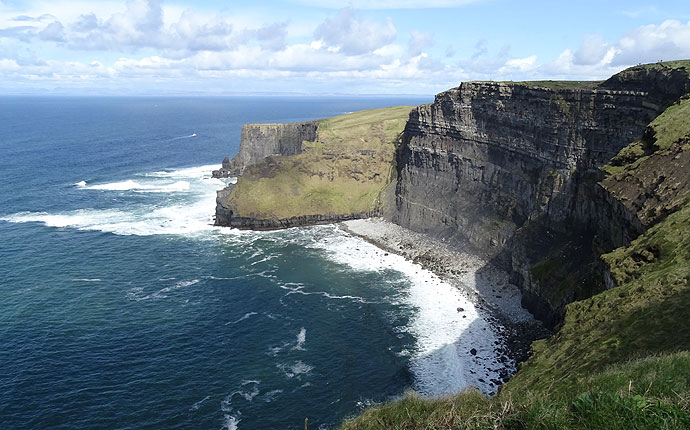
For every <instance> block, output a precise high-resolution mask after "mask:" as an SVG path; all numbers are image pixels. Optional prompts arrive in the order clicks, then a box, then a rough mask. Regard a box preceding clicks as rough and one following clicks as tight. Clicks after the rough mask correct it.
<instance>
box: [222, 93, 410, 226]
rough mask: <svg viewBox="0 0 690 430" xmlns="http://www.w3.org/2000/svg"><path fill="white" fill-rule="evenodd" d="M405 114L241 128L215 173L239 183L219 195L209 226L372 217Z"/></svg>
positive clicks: (389, 111) (382, 112)
mask: <svg viewBox="0 0 690 430" xmlns="http://www.w3.org/2000/svg"><path fill="white" fill-rule="evenodd" d="M411 109H412V106H402V107H392V108H384V109H375V110H371V111H362V112H356V113H352V114H346V115H341V116H338V117H334V118H328V119H323V120H319V121H312V122H304V123H292V124H248V125H246V126H244V128H243V129H242V141H241V144H240V151H239V153H238V154H237V155H236V156H235V157H234V158H233V159H232V160H231V161H229V163H226V164H228V165H229V166H228V167H227V168H225V169H222V170H223V172H219V173H218V176H228V175H232V176H239V178H238V181H237V184H236V185H230V186H228V187H227V188H226V189H224V190H221V191H219V192H218V196H217V199H216V203H217V204H216V225H222V226H231V227H237V228H245V229H276V228H285V227H294V226H300V225H311V224H323V223H329V222H337V221H344V220H349V219H355V218H368V217H372V216H378V215H379V214H380V213H381V211H382V210H383V201H384V198H383V193H384V191H385V190H386V187H387V186H388V185H389V184H391V182H392V181H393V179H394V177H395V176H394V175H395V168H394V163H395V145H396V142H397V140H398V138H399V136H400V134H401V133H402V130H403V128H404V126H405V122H406V120H407V117H408V115H409V112H410V110H411ZM215 174H216V173H215V172H214V175H215Z"/></svg>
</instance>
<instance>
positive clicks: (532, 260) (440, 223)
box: [390, 64, 690, 324]
mask: <svg viewBox="0 0 690 430" xmlns="http://www.w3.org/2000/svg"><path fill="white" fill-rule="evenodd" d="M555 84H558V85H555ZM688 91H690V80H689V79H688V73H687V70H686V69H685V68H671V67H665V66H664V65H661V64H660V65H652V66H642V67H637V68H631V69H628V70H626V71H624V72H621V73H620V74H618V75H616V76H614V77H612V78H611V79H609V80H607V81H605V82H603V83H601V84H591V83H590V84H589V85H587V84H583V83H573V84H571V87H570V88H569V87H568V84H567V83H550V82H542V83H496V82H469V83H463V84H462V85H461V86H459V87H458V88H455V89H451V90H448V91H445V92H443V93H441V94H439V95H437V96H436V99H435V101H434V102H433V103H431V104H427V105H422V106H419V107H418V108H417V109H415V110H414V111H412V113H411V114H410V119H409V121H408V123H407V126H406V128H405V132H404V136H403V143H402V145H401V147H400V149H399V151H398V157H397V158H398V164H397V165H398V167H397V168H398V180H397V187H396V193H395V205H394V206H395V211H394V212H393V213H392V214H391V215H390V219H391V220H392V221H394V222H396V223H398V224H400V225H403V226H405V227H409V228H411V229H413V230H416V231H421V232H425V233H428V234H431V235H432V236H436V237H439V238H444V239H446V240H448V239H450V238H453V239H455V240H457V241H460V242H462V243H464V244H465V245H466V246H472V247H474V248H475V249H476V251H477V252H479V253H481V254H483V255H485V256H489V257H493V258H494V259H495V262H497V263H499V264H502V265H503V266H504V267H506V268H507V269H509V270H510V271H511V272H512V274H513V281H514V282H515V283H517V284H518V285H519V286H520V287H521V288H522V290H523V297H524V304H525V305H526V306H527V307H528V308H529V309H530V310H532V311H533V313H535V314H536V315H537V316H538V317H540V318H541V319H543V320H544V321H546V322H547V323H551V324H554V323H556V322H557V321H558V320H559V317H560V311H561V309H562V307H563V306H564V305H565V304H567V303H569V302H571V301H573V300H575V299H579V298H584V297H586V296H589V295H591V294H593V293H594V292H595V291H593V289H595V290H596V289H597V288H603V284H602V285H596V282H595V279H594V278H598V279H600V278H601V276H596V275H597V274H598V273H599V274H600V271H601V267H600V261H598V255H600V253H601V252H600V251H602V250H603V249H607V248H608V249H612V248H613V247H617V246H621V245H623V244H626V243H627V242H628V241H629V240H631V239H632V238H634V237H636V236H637V235H639V234H640V233H641V232H642V231H644V228H645V227H644V225H643V223H642V222H641V221H640V220H639V218H638V216H637V214H636V213H634V212H632V211H630V210H629V207H628V206H626V205H624V204H622V203H621V201H620V200H619V199H617V198H616V197H615V196H613V195H611V193H609V192H608V191H607V190H606V189H605V188H603V187H602V186H601V185H600V184H599V181H600V180H602V179H603V173H602V172H601V171H600V170H599V168H600V167H601V166H603V165H604V164H606V163H607V162H608V161H609V160H610V159H611V158H612V157H614V156H615V155H616V154H617V153H618V152H619V151H620V150H621V149H622V148H624V147H625V146H627V145H628V144H629V143H631V142H633V141H635V140H636V139H638V138H639V137H640V136H642V135H643V132H644V130H645V127H646V126H647V125H648V124H649V123H650V121H652V120H653V119H654V118H655V117H657V116H658V115H659V114H660V113H661V112H663V111H664V110H665V109H666V107H668V106H669V105H670V104H671V103H673V102H674V101H676V100H678V98H679V97H680V96H682V95H683V94H685V93H687V92H688ZM566 281H567V282H566ZM564 285H566V286H565V287H564Z"/></svg>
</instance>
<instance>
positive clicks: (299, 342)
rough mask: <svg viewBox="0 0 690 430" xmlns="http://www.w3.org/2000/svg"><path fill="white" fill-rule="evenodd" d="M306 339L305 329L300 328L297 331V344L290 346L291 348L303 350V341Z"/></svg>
mask: <svg viewBox="0 0 690 430" xmlns="http://www.w3.org/2000/svg"><path fill="white" fill-rule="evenodd" d="M306 341H307V329H305V328H304V327H302V329H301V330H300V331H299V333H297V344H296V345H295V346H293V347H292V349H293V350H297V351H304V342H306Z"/></svg>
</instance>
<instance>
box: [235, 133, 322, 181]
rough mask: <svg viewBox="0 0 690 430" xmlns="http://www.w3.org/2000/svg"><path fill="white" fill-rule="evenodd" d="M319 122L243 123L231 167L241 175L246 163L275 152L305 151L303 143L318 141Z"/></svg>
mask: <svg viewBox="0 0 690 430" xmlns="http://www.w3.org/2000/svg"><path fill="white" fill-rule="evenodd" d="M317 128H318V123H317V122H316V121H309V122H294V123H288V124H245V125H244V126H242V137H241V140H240V150H239V152H238V153H237V155H235V156H234V157H233V159H232V161H231V162H230V166H229V170H230V171H231V172H233V176H239V175H241V174H242V173H243V172H244V169H246V168H247V166H250V165H252V164H256V163H258V162H260V161H262V160H264V159H265V158H266V157H270V156H272V155H295V154H299V153H301V152H302V142H304V141H305V140H306V141H314V140H316V130H317Z"/></svg>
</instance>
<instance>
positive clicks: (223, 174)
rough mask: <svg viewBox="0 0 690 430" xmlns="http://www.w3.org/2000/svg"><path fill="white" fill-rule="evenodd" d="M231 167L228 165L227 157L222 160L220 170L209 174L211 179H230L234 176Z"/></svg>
mask: <svg viewBox="0 0 690 430" xmlns="http://www.w3.org/2000/svg"><path fill="white" fill-rule="evenodd" d="M233 173H234V172H233V170H232V167H231V165H230V160H229V159H228V157H225V158H223V163H222V164H221V167H220V169H218V170H214V171H212V172H211V177H213V178H231V177H233V176H235V175H234V174H233Z"/></svg>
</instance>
